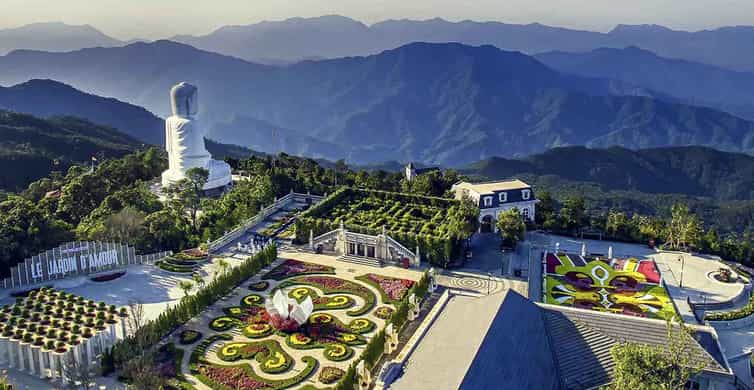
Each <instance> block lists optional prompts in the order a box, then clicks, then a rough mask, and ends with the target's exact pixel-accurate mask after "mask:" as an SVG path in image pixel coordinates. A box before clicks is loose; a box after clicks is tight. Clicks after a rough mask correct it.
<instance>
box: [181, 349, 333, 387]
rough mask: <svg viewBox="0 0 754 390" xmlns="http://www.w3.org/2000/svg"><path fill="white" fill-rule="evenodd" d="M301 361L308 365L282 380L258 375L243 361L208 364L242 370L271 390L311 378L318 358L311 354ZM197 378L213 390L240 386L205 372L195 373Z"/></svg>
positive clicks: (290, 385) (291, 385)
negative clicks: (209, 375)
mask: <svg viewBox="0 0 754 390" xmlns="http://www.w3.org/2000/svg"><path fill="white" fill-rule="evenodd" d="M301 361H302V362H303V363H305V364H306V367H304V368H303V369H302V370H301V371H300V372H299V373H298V374H297V375H295V376H293V377H291V378H288V379H280V380H273V379H266V378H263V377H261V376H259V375H257V373H256V372H254V368H252V367H251V366H250V365H249V364H247V363H243V364H239V365H233V366H225V365H222V366H221V365H213V364H207V365H206V366H212V367H221V368H230V369H233V370H241V371H242V373H243V374H244V375H246V376H248V377H249V378H252V379H253V380H255V381H258V382H261V383H265V384H266V385H267V386H268V387H269V389H270V390H282V389H287V388H289V387H293V386H295V385H297V384H299V383H301V382H303V381H305V380H306V379H307V378H309V377H310V376H311V375H312V373H314V371H315V370H316V369H317V366H318V365H319V363H318V362H317V359H315V358H313V357H311V356H304V357H303V358H301ZM195 376H196V378H197V379H198V380H199V381H201V382H202V383H204V384H205V385H207V386H209V387H210V388H212V389H213V390H236V389H238V387H228V386H225V385H223V384H221V383H217V382H215V381H213V380H211V379H210V378H208V377H206V376H205V375H204V374H201V373H197V374H195Z"/></svg>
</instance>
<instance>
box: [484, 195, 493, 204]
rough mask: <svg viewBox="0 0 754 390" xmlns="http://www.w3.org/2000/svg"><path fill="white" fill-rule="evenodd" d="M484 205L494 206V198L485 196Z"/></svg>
mask: <svg viewBox="0 0 754 390" xmlns="http://www.w3.org/2000/svg"><path fill="white" fill-rule="evenodd" d="M484 205H485V206H492V197H491V196H485V197H484Z"/></svg>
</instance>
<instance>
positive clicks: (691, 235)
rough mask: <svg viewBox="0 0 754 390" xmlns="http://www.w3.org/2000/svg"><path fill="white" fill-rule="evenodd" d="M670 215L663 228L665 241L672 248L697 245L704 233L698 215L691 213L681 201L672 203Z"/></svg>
mask: <svg viewBox="0 0 754 390" xmlns="http://www.w3.org/2000/svg"><path fill="white" fill-rule="evenodd" d="M670 215H671V218H670V223H668V226H667V228H666V229H665V242H667V243H668V245H669V246H670V247H671V248H674V249H684V250H687V249H688V247H689V246H691V247H698V246H699V244H700V243H701V240H702V234H703V233H704V231H703V228H702V223H701V220H700V219H699V217H697V216H696V215H693V214H691V213H690V212H689V208H688V206H686V205H685V204H683V203H676V204H674V205H673V206H672V207H671V209H670Z"/></svg>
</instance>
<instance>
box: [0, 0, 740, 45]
mask: <svg viewBox="0 0 754 390" xmlns="http://www.w3.org/2000/svg"><path fill="white" fill-rule="evenodd" d="M0 10H1V11H0V28H7V27H18V26H21V25H24V24H28V23H33V22H48V21H62V22H66V23H69V24H91V25H93V26H95V27H97V28H98V29H100V30H102V31H103V32H105V33H106V34H109V35H112V36H114V37H116V38H120V39H131V38H137V37H143V38H150V39H154V38H165V37H170V36H173V35H176V34H194V35H196V34H206V33H208V32H210V31H212V30H214V29H216V28H217V27H219V26H222V25H228V24H250V23H255V22H259V21H262V20H280V19H285V18H289V17H294V16H304V17H307V16H320V15H327V14H339V15H344V16H348V17H352V18H354V19H358V20H361V21H363V22H365V23H368V24H369V23H374V22H376V21H380V20H384V19H398V18H411V19H428V18H432V17H442V18H444V19H448V20H452V21H458V20H463V19H473V20H494V21H502V22H509V23H532V22H539V23H543V24H549V25H556V26H564V27H572V28H582V29H589V30H599V31H606V30H609V29H610V28H612V27H613V26H614V25H616V24H619V23H626V24H644V23H655V24H662V25H666V26H669V27H673V28H676V29H684V30H699V29H704V28H713V27H719V26H723V25H743V24H746V25H754V0H274V1H272V0H0Z"/></svg>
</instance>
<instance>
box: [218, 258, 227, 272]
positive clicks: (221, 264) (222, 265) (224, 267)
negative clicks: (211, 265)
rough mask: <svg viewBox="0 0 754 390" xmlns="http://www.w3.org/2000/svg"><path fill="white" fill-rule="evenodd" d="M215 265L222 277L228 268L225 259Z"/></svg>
mask: <svg viewBox="0 0 754 390" xmlns="http://www.w3.org/2000/svg"><path fill="white" fill-rule="evenodd" d="M217 265H218V266H219V267H220V273H221V274H223V275H224V274H225V273H226V272H227V271H228V267H229V266H230V264H228V262H227V261H225V259H220V261H218V262H217Z"/></svg>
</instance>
